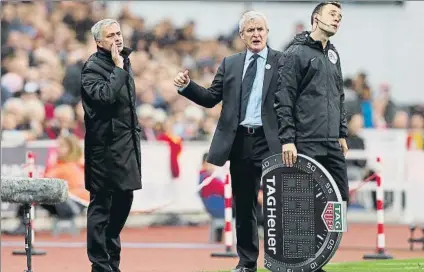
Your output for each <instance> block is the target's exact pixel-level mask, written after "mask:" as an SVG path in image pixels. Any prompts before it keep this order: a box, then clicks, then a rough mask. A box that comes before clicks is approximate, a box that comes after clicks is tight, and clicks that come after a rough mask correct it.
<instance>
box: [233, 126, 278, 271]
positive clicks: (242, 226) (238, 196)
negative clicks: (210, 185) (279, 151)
mask: <svg viewBox="0 0 424 272" xmlns="http://www.w3.org/2000/svg"><path fill="white" fill-rule="evenodd" d="M270 153H271V152H270V149H269V147H268V143H267V141H266V138H265V135H264V133H263V130H262V133H258V134H257V135H248V134H246V133H245V132H244V131H243V130H242V129H239V130H238V131H237V134H236V137H235V140H234V143H233V146H232V149H231V153H230V174H231V186H232V191H233V203H235V215H236V235H237V253H238V255H239V258H240V260H239V263H238V266H242V267H246V268H256V267H257V260H258V256H259V237H258V226H257V211H256V209H257V208H258V191H259V187H260V182H261V176H262V160H263V159H265V158H266V157H268V156H270V155H271V154H270Z"/></svg>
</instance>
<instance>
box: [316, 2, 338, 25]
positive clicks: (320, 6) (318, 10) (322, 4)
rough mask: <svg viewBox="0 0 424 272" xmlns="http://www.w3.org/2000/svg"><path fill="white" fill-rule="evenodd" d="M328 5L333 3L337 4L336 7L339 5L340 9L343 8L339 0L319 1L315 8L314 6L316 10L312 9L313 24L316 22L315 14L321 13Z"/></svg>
mask: <svg viewBox="0 0 424 272" xmlns="http://www.w3.org/2000/svg"><path fill="white" fill-rule="evenodd" d="M327 5H333V6H336V7H338V8H339V9H341V8H342V4H340V3H339V2H337V1H327V2H321V3H319V4H318V5H317V6H316V7H315V8H314V10H313V11H312V15H311V25H313V24H314V15H315V14H320V13H321V11H322V9H323V8H324V7H325V6H327Z"/></svg>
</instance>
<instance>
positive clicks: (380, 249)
mask: <svg viewBox="0 0 424 272" xmlns="http://www.w3.org/2000/svg"><path fill="white" fill-rule="evenodd" d="M376 168H377V169H376V174H375V181H376V183H377V188H376V192H375V194H376V203H377V205H376V206H377V209H376V210H377V252H376V254H369V255H365V256H364V259H377V260H378V259H392V258H393V257H392V256H390V255H388V254H386V250H385V247H386V236H385V234H384V190H383V185H382V181H383V178H382V172H383V171H382V164H381V158H380V157H377V167H376Z"/></svg>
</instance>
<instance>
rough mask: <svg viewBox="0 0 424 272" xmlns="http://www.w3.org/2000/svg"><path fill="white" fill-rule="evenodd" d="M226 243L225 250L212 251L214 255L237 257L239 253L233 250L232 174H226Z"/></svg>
mask: <svg viewBox="0 0 424 272" xmlns="http://www.w3.org/2000/svg"><path fill="white" fill-rule="evenodd" d="M224 221H225V224H224V240H225V241H224V243H225V252H218V253H212V254H211V256H212V257H227V258H235V257H237V256H238V255H237V253H235V252H233V229H232V228H233V223H232V222H233V195H232V189H231V175H230V174H226V175H225V184H224Z"/></svg>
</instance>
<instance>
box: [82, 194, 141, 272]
mask: <svg viewBox="0 0 424 272" xmlns="http://www.w3.org/2000/svg"><path fill="white" fill-rule="evenodd" d="M133 198H134V196H133V191H126V192H113V193H112V192H95V193H94V192H91V193H90V204H89V205H88V210H87V253H88V258H89V260H90V262H91V263H92V270H91V271H92V272H106V271H108V272H110V271H113V272H116V271H120V270H119V263H120V253H121V240H120V237H119V235H120V233H121V230H122V229H123V227H124V225H125V222H126V221H127V218H128V215H129V213H130V210H131V205H132V202H133Z"/></svg>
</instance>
